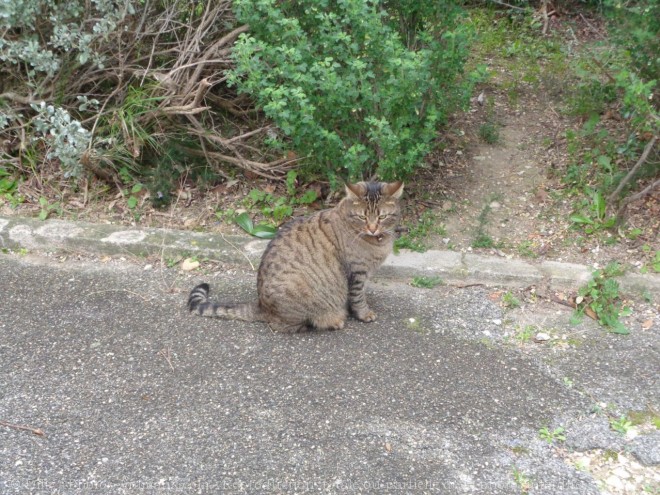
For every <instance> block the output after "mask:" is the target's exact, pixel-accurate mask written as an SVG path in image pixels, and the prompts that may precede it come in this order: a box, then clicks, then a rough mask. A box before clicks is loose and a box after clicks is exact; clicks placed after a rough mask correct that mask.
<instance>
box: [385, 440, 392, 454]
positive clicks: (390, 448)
mask: <svg viewBox="0 0 660 495" xmlns="http://www.w3.org/2000/svg"><path fill="white" fill-rule="evenodd" d="M385 450H387V451H388V452H392V444H390V443H389V442H385Z"/></svg>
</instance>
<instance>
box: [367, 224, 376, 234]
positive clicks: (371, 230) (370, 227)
mask: <svg viewBox="0 0 660 495" xmlns="http://www.w3.org/2000/svg"><path fill="white" fill-rule="evenodd" d="M367 230H368V231H369V233H370V234H373V235H375V234H376V232H378V225H367Z"/></svg>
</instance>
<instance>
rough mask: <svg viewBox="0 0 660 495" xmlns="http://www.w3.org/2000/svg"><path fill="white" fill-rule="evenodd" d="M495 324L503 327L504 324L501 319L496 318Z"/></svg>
mask: <svg viewBox="0 0 660 495" xmlns="http://www.w3.org/2000/svg"><path fill="white" fill-rule="evenodd" d="M493 323H495V325H501V324H502V320H500V319H499V318H495V319H494V320H493Z"/></svg>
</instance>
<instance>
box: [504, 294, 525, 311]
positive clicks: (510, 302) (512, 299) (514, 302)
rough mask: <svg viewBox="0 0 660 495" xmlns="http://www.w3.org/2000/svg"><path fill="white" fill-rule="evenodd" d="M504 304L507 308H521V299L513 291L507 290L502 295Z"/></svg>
mask: <svg viewBox="0 0 660 495" xmlns="http://www.w3.org/2000/svg"><path fill="white" fill-rule="evenodd" d="M502 304H503V305H504V307H505V308H509V309H514V308H519V307H520V305H521V303H520V299H518V298H517V297H516V296H514V295H513V294H512V293H511V292H505V293H504V294H503V295H502Z"/></svg>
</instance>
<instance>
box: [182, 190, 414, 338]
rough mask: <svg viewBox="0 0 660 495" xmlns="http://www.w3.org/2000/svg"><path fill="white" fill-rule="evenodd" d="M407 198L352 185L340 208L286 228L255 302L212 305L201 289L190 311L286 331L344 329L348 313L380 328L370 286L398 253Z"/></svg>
mask: <svg viewBox="0 0 660 495" xmlns="http://www.w3.org/2000/svg"><path fill="white" fill-rule="evenodd" d="M402 192H403V184H402V183H401V182H395V183H391V184H388V183H382V182H360V183H358V184H348V185H347V186H346V197H345V198H344V199H343V200H342V201H341V202H340V203H339V204H338V205H337V206H336V207H334V208H331V209H329V210H324V211H321V212H318V213H316V214H314V215H312V216H310V217H307V218H300V219H294V220H292V221H291V222H289V223H287V224H286V225H284V226H282V227H281V228H280V230H279V232H278V235H277V236H276V237H275V238H274V239H273V240H272V241H271V242H270V244H269V245H268V247H267V248H266V251H265V252H264V255H263V257H262V260H261V264H260V265H259V271H258V274H257V293H258V299H257V301H255V302H251V303H240V304H228V303H214V302H211V301H210V300H209V286H208V284H200V285H198V286H197V287H195V288H194V289H193V290H192V291H191V293H190V297H189V299H188V308H189V309H190V311H195V312H196V313H197V314H199V315H201V316H211V317H221V318H230V319H239V320H246V321H265V322H267V323H268V324H269V325H270V327H271V328H272V329H273V330H276V331H282V332H299V331H302V330H306V329H310V328H319V329H328V330H337V329H341V328H343V327H344V324H345V322H346V318H347V317H348V315H349V314H352V315H353V316H354V317H355V318H357V319H358V320H360V321H364V322H370V321H374V320H375V319H376V314H375V313H374V312H373V311H372V310H371V309H370V308H369V306H368V304H367V301H366V298H365V293H364V288H365V283H366V281H367V280H368V279H369V277H370V276H371V275H372V274H373V273H374V272H375V271H376V269H377V268H378V267H379V266H380V265H381V264H382V263H383V261H385V258H386V257H387V255H388V254H390V253H391V252H392V244H393V242H394V237H395V236H394V228H395V227H396V225H397V223H398V220H399V214H400V208H399V198H400V197H401V194H402Z"/></svg>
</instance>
